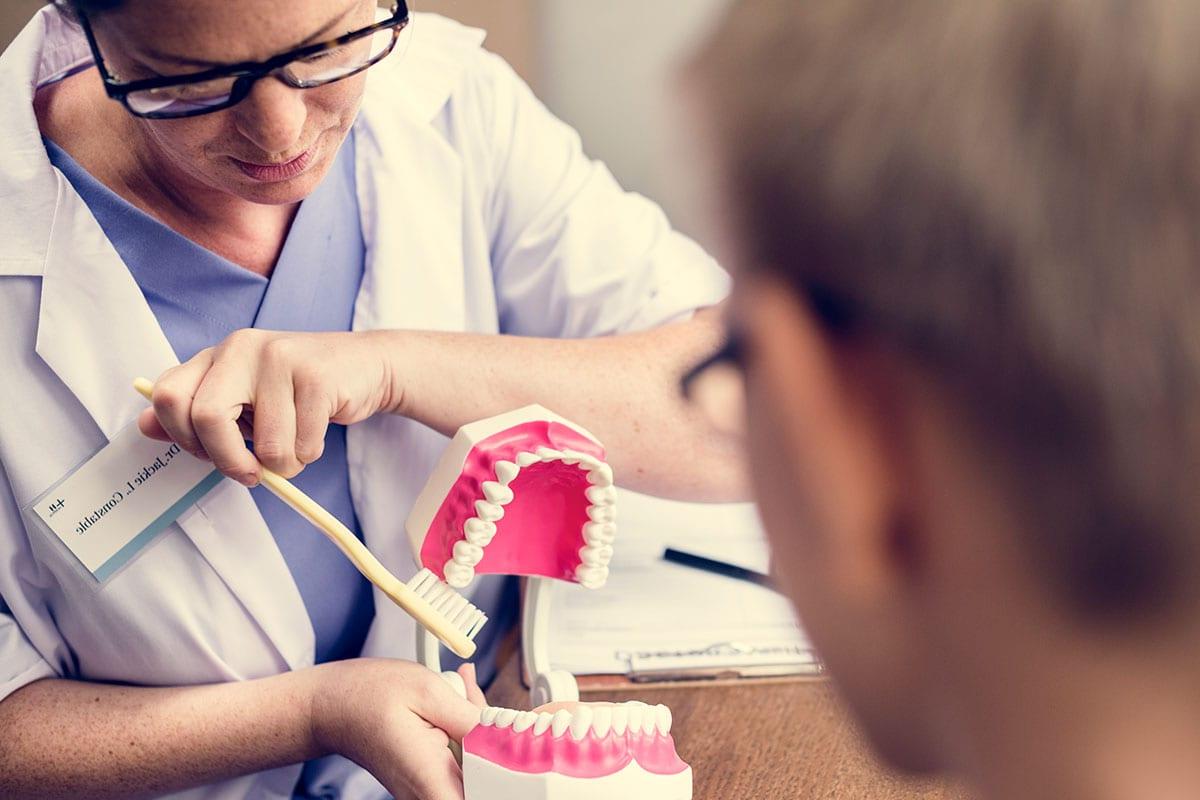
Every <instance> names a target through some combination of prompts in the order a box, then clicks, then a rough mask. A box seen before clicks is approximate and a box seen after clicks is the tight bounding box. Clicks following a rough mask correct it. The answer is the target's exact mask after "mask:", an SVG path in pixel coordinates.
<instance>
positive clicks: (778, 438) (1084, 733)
mask: <svg viewBox="0 0 1200 800" xmlns="http://www.w3.org/2000/svg"><path fill="white" fill-rule="evenodd" d="M1198 40H1200V4H1196V3H1187V2H1170V1H1169V0H1137V2H1132V1H1130V2H1119V1H1117V0H1114V1H1113V2H1103V3H1101V2H1092V1H1090V0H971V2H957V1H951V0H909V2H893V0H836V2H795V0H742V1H741V2H736V3H734V4H733V7H732V9H731V10H730V12H729V14H728V16H726V17H725V19H724V22H723V24H722V25H721V26H720V28H719V32H718V33H717V34H716V36H715V37H714V38H713V39H712V40H711V41H710V42H709V43H708V45H707V46H706V47H705V49H704V50H703V52H702V53H701V54H700V55H699V57H698V58H697V60H696V63H695V67H694V69H693V70H692V71H691V72H690V75H691V77H692V80H691V81H690V83H691V88H692V89H693V90H694V94H695V96H696V97H697V98H699V99H700V100H701V107H702V109H703V110H704V111H705V112H706V115H705V118H706V121H707V122H706V127H707V129H708V130H707V133H708V134H709V137H708V139H709V140H710V143H711V145H712V146H711V148H710V150H709V152H710V153H711V154H712V155H713V156H714V161H715V166H716V173H715V174H716V175H717V176H718V178H717V183H716V184H715V186H714V187H713V189H714V191H713V197H714V198H719V200H718V202H719V203H720V204H722V205H723V208H722V209H719V210H720V211H723V213H720V214H717V215H715V216H714V219H716V220H720V224H721V225H722V226H723V230H722V231H721V238H722V239H723V240H724V242H725V248H726V252H725V253H723V255H724V256H725V258H724V262H725V263H727V264H729V265H734V266H736V267H738V268H739V272H738V276H737V282H738V287H737V290H736V293H735V296H734V299H733V301H732V307H731V311H730V315H729V326H730V334H731V338H730V343H729V345H728V346H727V347H726V348H725V349H724V350H723V351H722V352H721V353H720V354H718V355H717V356H716V357H715V358H713V359H711V360H710V361H709V362H707V363H706V364H704V365H702V366H701V367H700V368H698V369H697V371H696V372H695V373H694V374H693V375H692V376H691V377H690V379H689V380H688V381H687V382H686V389H687V391H688V392H689V394H690V395H691V396H692V398H693V400H694V401H695V402H697V403H699V404H701V405H702V406H703V407H705V408H706V409H707V410H709V411H710V413H712V414H714V415H718V416H721V415H723V416H724V422H725V424H727V425H730V424H733V423H734V421H735V420H745V421H746V427H745V429H744V431H741V433H744V435H745V437H746V442H747V445H748V447H749V450H750V452H751V454H752V456H753V470H754V476H755V478H756V482H757V491H758V497H759V501H760V503H761V507H762V514H763V518H764V520H765V523H766V526H767V528H768V529H769V532H770V535H771V539H772V543H773V546H774V550H775V554H776V560H777V563H776V568H777V570H778V573H779V575H780V579H781V581H782V584H783V586H784V588H785V589H786V591H787V592H788V593H789V594H790V596H791V597H792V598H793V599H794V601H795V603H796V606H797V607H798V609H799V611H800V613H801V616H802V618H803V620H804V622H805V625H806V627H807V629H808V630H809V632H810V633H811V635H812V638H813V639H814V641H815V642H816V643H817V645H818V647H819V649H820V651H821V652H822V654H823V656H824V658H825V660H826V662H827V664H828V666H829V668H830V670H831V672H832V674H833V676H834V677H835V679H836V681H837V683H838V685H839V687H840V689H841V691H842V692H843V693H844V696H845V698H846V699H847V701H848V702H849V704H850V706H851V707H852V708H853V710H854V711H855V712H856V714H857V716H858V717H859V719H860V720H861V722H862V724H863V727H864V729H865V731H866V733H867V735H868V736H869V738H870V739H871V741H872V742H873V743H874V745H875V746H876V747H877V749H878V750H879V752H880V753H882V755H883V756H884V757H885V758H886V759H887V760H888V761H889V762H890V763H891V764H893V765H896V766H898V767H900V768H903V769H906V770H909V771H913V772H922V773H924V772H941V773H950V774H953V775H955V776H958V777H962V778H965V779H966V780H968V781H969V782H970V783H971V784H972V785H973V786H974V787H975V788H976V789H977V790H979V792H980V793H981V794H982V796H984V797H987V798H1019V799H1020V800H1038V798H1054V800H1064V799H1069V798H1089V800H1105V799H1106V798H1154V799H1155V800H1171V799H1172V798H1196V797H1200V757H1197V754H1198V753H1200V596H1198V595H1200V591H1198V590H1200V492H1198V491H1197V489H1196V484H1197V476H1198V475H1200V471H1198V470H1197V461H1198V460H1200V414H1198V411H1200V313H1198V312H1197V307H1198V306H1200V60H1198V59H1197V58H1196V57H1195V54H1196V45H1195V43H1196V42H1197V41H1198ZM741 389H744V400H745V408H744V409H738V408H737V403H736V402H731V401H736V399H737V398H738V397H739V395H738V392H739V390H741ZM735 411H738V412H739V413H733V412H735Z"/></svg>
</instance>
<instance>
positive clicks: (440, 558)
mask: <svg viewBox="0 0 1200 800" xmlns="http://www.w3.org/2000/svg"><path fill="white" fill-rule="evenodd" d="M604 459H605V454H604V447H603V446H602V445H601V444H600V443H599V442H598V441H597V440H596V437H594V436H592V435H591V434H590V433H588V432H587V431H586V430H584V429H583V428H581V427H579V426H577V425H575V424H574V423H571V422H568V421H567V420H565V419H563V418H562V417H559V416H558V415H556V414H554V413H553V412H550V411H548V410H546V409H545V408H542V407H541V406H527V407H525V408H521V409H518V410H516V411H511V412H509V413H507V414H501V415H499V416H496V417H491V418H489V419H485V420H481V421H479V422H474V423H471V424H470V425H464V426H463V427H462V428H460V429H459V431H458V433H457V434H456V435H455V437H454V439H453V440H452V441H451V443H450V445H449V447H448V448H447V449H446V452H445V453H444V454H443V455H442V458H441V460H440V461H439V462H438V466H437V468H436V469H435V470H434V472H433V474H432V476H431V477H430V478H429V480H428V482H427V483H426V484H425V488H424V489H423V490H422V491H421V494H420V496H419V497H418V498H417V501H416V503H415V504H414V506H413V511H412V514H411V515H410V516H409V518H408V522H407V529H408V535H409V540H410V542H411V543H412V546H413V550H414V552H415V553H416V556H417V559H418V560H419V561H420V562H421V564H422V566H424V567H426V568H427V569H429V570H430V571H431V572H433V573H434V575H436V576H437V577H439V578H442V579H443V580H445V581H446V583H448V584H449V585H451V586H453V587H455V588H459V589H461V588H464V587H466V586H467V585H468V584H470V583H471V580H472V579H473V578H474V577H475V575H476V574H498V575H529V576H541V577H546V578H557V579H559V580H565V581H572V582H575V583H580V584H583V585H584V586H586V587H588V588H599V587H600V586H603V585H604V582H605V581H606V580H607V579H608V564H609V561H611V559H612V554H613V548H612V543H613V538H614V536H615V534H616V525H615V518H616V489H615V488H614V486H613V473H612V468H611V467H609V465H608V464H607V463H606V462H605V460H604Z"/></svg>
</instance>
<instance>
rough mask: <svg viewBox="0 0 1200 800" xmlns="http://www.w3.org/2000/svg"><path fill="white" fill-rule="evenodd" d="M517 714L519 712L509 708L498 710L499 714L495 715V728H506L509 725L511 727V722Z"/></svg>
mask: <svg viewBox="0 0 1200 800" xmlns="http://www.w3.org/2000/svg"><path fill="white" fill-rule="evenodd" d="M518 713H519V712H517V711H514V710H512V709H511V708H502V709H500V713H499V714H497V715H496V727H497V728H507V727H508V726H509V725H512V724H513V720H515V719H516V718H517V714H518Z"/></svg>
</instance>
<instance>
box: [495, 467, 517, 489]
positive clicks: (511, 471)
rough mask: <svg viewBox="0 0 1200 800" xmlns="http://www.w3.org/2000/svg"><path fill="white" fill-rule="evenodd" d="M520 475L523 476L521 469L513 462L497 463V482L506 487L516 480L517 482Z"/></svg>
mask: <svg viewBox="0 0 1200 800" xmlns="http://www.w3.org/2000/svg"><path fill="white" fill-rule="evenodd" d="M519 474H521V468H520V467H518V466H517V465H516V464H514V463H513V462H511V461H497V462H496V480H498V481H500V482H501V483H503V484H504V485H505V486H508V485H509V484H510V483H512V482H513V481H514V480H516V478H517V475H519Z"/></svg>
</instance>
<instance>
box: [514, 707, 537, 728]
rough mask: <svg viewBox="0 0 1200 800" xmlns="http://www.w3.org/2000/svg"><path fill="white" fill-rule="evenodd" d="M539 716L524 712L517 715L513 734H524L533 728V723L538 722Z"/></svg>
mask: <svg viewBox="0 0 1200 800" xmlns="http://www.w3.org/2000/svg"><path fill="white" fill-rule="evenodd" d="M537 718H538V715H537V714H535V713H534V712H532V711H522V712H521V713H520V714H517V718H516V719H514V720H513V725H512V729H513V733H524V732H525V731H527V730H529V729H530V728H532V727H533V723H535V722H537Z"/></svg>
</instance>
